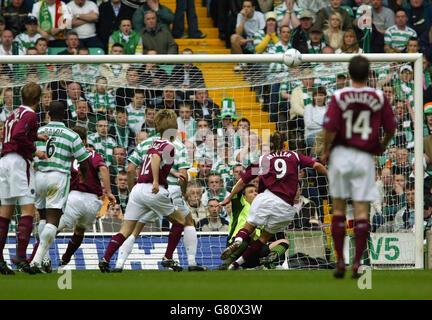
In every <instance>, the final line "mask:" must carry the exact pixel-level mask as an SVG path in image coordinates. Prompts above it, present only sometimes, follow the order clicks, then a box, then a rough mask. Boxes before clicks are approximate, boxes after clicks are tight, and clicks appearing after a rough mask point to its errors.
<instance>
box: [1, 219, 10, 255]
mask: <svg viewBox="0 0 432 320" xmlns="http://www.w3.org/2000/svg"><path fill="white" fill-rule="evenodd" d="M9 222H10V220H9V219H6V218H3V217H0V261H3V249H4V246H5V244H6V239H7V235H8V231H9Z"/></svg>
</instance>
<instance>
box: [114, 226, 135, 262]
mask: <svg viewBox="0 0 432 320" xmlns="http://www.w3.org/2000/svg"><path fill="white" fill-rule="evenodd" d="M134 243H135V237H134V235H133V234H131V235H130V236H129V238H127V239H126V240H125V242H123V244H122V246H121V247H120V248H119V254H118V257H117V261H116V265H115V267H116V268H119V269H123V266H124V264H125V262H126V260H127V258H128V257H129V255H130V253H131V252H132V248H133V245H134Z"/></svg>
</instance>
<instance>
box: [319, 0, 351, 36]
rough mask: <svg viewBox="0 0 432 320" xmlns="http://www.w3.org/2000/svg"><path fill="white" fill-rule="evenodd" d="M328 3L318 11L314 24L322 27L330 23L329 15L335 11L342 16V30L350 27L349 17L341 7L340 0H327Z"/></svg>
mask: <svg viewBox="0 0 432 320" xmlns="http://www.w3.org/2000/svg"><path fill="white" fill-rule="evenodd" d="M329 3H330V5H329V6H327V7H325V8H322V9H321V10H319V11H318V13H317V17H316V21H315V25H316V26H317V27H318V28H320V29H323V28H324V26H325V25H326V24H330V23H331V22H330V21H329V20H330V16H331V14H332V13H334V12H337V13H339V14H340V16H341V18H342V30H348V29H351V28H352V21H351V17H350V16H349V14H348V11H346V10H345V9H344V8H342V7H341V4H342V0H329Z"/></svg>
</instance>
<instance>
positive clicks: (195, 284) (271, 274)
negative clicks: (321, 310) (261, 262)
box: [0, 270, 432, 300]
mask: <svg viewBox="0 0 432 320" xmlns="http://www.w3.org/2000/svg"><path fill="white" fill-rule="evenodd" d="M61 276H62V275H61V274H58V273H57V271H56V270H54V271H53V273H52V274H41V275H34V276H30V275H27V274H21V273H19V274H16V275H15V276H2V277H0V287H1V291H0V300H5V299H115V300H117V299H147V300H148V299H154V300H159V299H163V300H171V299H176V300H178V299H181V300H213V299H224V300H226V299H227V300H231V299H235V300H243V299H257V300H267V299H269V300H270V299H271V300H292V299H431V298H432V290H431V283H432V271H372V289H371V290H366V289H365V290H360V289H358V287H357V280H352V279H351V278H350V273H347V276H346V278H345V279H343V280H336V279H334V278H333V276H332V271H328V270H320V271H254V270H251V271H248V270H247V271H236V272H228V271H225V272H224V271H208V272H198V273H193V272H187V271H186V272H185V271H183V272H180V273H176V272H173V271H124V272H123V273H120V274H101V273H100V272H99V271H72V289H71V290H60V289H58V287H57V281H58V279H59V277H61Z"/></svg>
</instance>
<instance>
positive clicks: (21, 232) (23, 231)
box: [16, 216, 33, 258]
mask: <svg viewBox="0 0 432 320" xmlns="http://www.w3.org/2000/svg"><path fill="white" fill-rule="evenodd" d="M32 230H33V217H32V216H24V217H21V218H20V220H19V223H18V227H17V232H16V235H17V240H18V241H17V242H18V246H17V256H18V257H21V258H26V257H27V254H26V251H27V246H28V244H29V240H30V235H31V233H32Z"/></svg>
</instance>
